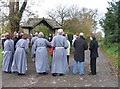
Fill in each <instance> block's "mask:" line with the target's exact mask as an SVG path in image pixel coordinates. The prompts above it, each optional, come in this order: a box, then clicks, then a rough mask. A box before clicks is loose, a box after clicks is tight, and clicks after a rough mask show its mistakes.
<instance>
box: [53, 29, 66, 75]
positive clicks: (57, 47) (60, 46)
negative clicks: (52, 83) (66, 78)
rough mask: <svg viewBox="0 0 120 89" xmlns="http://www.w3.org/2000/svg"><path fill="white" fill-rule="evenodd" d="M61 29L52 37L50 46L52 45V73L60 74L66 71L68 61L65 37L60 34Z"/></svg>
mask: <svg viewBox="0 0 120 89" xmlns="http://www.w3.org/2000/svg"><path fill="white" fill-rule="evenodd" d="M62 33H63V29H59V30H58V34H57V35H56V36H54V37H53V40H52V43H51V45H52V47H54V52H53V59H52V75H53V76H57V75H59V76H62V75H64V74H66V73H67V72H68V62H67V54H66V49H67V48H68V43H67V39H66V38H65V37H64V36H63V35H62Z"/></svg>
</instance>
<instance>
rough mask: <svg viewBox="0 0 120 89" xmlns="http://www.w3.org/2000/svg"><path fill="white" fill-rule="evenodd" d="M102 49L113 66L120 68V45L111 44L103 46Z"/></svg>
mask: <svg viewBox="0 0 120 89" xmlns="http://www.w3.org/2000/svg"><path fill="white" fill-rule="evenodd" d="M102 48H103V49H104V51H105V53H106V54H107V55H108V57H109V58H110V60H111V62H112V64H113V65H115V66H119V67H120V61H119V59H118V44H111V45H110V46H106V45H102Z"/></svg>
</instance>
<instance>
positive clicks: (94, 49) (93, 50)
mask: <svg viewBox="0 0 120 89" xmlns="http://www.w3.org/2000/svg"><path fill="white" fill-rule="evenodd" d="M98 47H99V46H98V42H97V41H96V39H94V40H92V41H91V42H90V48H89V49H90V57H91V58H97V57H98Z"/></svg>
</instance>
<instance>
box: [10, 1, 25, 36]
mask: <svg viewBox="0 0 120 89" xmlns="http://www.w3.org/2000/svg"><path fill="white" fill-rule="evenodd" d="M26 5H27V0H24V2H23V4H22V6H21V8H20V9H19V0H17V1H16V2H15V0H12V1H11V0H10V1H9V25H10V31H11V34H13V33H14V31H17V32H18V31H19V25H20V20H21V18H22V15H23V12H24V10H25V7H26Z"/></svg>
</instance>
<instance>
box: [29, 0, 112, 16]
mask: <svg viewBox="0 0 120 89" xmlns="http://www.w3.org/2000/svg"><path fill="white" fill-rule="evenodd" d="M108 1H111V0H40V2H39V0H29V3H32V4H33V3H34V4H33V5H34V6H33V7H32V8H31V10H32V11H33V12H35V13H36V12H37V13H38V14H39V17H46V12H47V11H50V10H51V9H54V8H56V7H57V6H59V5H63V6H66V7H69V6H71V5H77V6H79V7H80V8H82V7H86V8H91V9H97V10H98V12H99V14H101V15H104V13H106V11H107V10H106V7H108Z"/></svg>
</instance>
